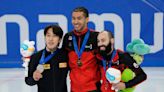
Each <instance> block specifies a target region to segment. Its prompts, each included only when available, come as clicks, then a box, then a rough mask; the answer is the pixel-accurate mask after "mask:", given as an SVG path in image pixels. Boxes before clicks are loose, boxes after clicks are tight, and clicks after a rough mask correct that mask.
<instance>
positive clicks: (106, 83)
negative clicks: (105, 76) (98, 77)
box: [105, 81, 109, 90]
mask: <svg viewBox="0 0 164 92" xmlns="http://www.w3.org/2000/svg"><path fill="white" fill-rule="evenodd" d="M108 87H109V85H108V82H107V81H106V82H105V90H107V89H108Z"/></svg>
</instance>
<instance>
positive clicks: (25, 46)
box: [20, 40, 35, 57]
mask: <svg viewBox="0 0 164 92" xmlns="http://www.w3.org/2000/svg"><path fill="white" fill-rule="evenodd" d="M34 44H35V43H34V41H27V40H25V41H24V42H23V43H22V44H21V48H20V53H21V55H22V56H23V57H30V56H31V55H32V54H33V53H34V50H35V47H34Z"/></svg>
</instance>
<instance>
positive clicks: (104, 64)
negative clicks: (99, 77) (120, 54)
mask: <svg viewBox="0 0 164 92" xmlns="http://www.w3.org/2000/svg"><path fill="white" fill-rule="evenodd" d="M115 55H116V50H115V49H114V50H113V53H112V57H111V60H110V61H109V64H108V65H106V62H107V61H106V60H105V59H104V58H103V60H102V63H103V68H104V71H106V66H108V68H109V67H111V65H112V60H113V58H114V56H115Z"/></svg>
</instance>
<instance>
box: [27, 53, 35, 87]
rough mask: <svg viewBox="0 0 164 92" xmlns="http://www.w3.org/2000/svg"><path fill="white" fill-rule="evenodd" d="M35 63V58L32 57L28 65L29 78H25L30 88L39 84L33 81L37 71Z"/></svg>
mask: <svg viewBox="0 0 164 92" xmlns="http://www.w3.org/2000/svg"><path fill="white" fill-rule="evenodd" d="M35 63H36V61H35V57H34V56H33V55H32V56H31V59H30V62H29V65H28V76H27V77H25V83H26V84H27V85H30V86H32V85H35V84H37V81H35V80H34V79H33V72H34V71H35V70H36V64H35Z"/></svg>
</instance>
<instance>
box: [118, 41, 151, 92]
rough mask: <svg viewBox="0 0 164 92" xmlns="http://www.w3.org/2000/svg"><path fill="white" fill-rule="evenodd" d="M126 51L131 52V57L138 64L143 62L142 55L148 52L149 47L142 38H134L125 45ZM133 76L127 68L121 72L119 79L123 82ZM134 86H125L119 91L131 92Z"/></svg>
mask: <svg viewBox="0 0 164 92" xmlns="http://www.w3.org/2000/svg"><path fill="white" fill-rule="evenodd" d="M126 50H127V52H129V53H131V56H132V57H133V59H134V60H135V61H136V62H137V64H138V65H140V64H141V63H142V62H143V56H144V55H145V54H148V53H149V52H150V47H149V46H148V45H147V44H145V43H144V41H143V40H142V39H134V40H133V41H132V42H131V43H128V45H127V46H126ZM134 77H135V74H134V72H133V71H132V70H131V69H129V68H127V69H125V70H124V71H123V72H122V75H121V80H122V81H123V82H128V81H130V80H132V79H133V78H134ZM134 90H135V87H132V88H125V89H124V90H120V91H119V92H133V91H134Z"/></svg>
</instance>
